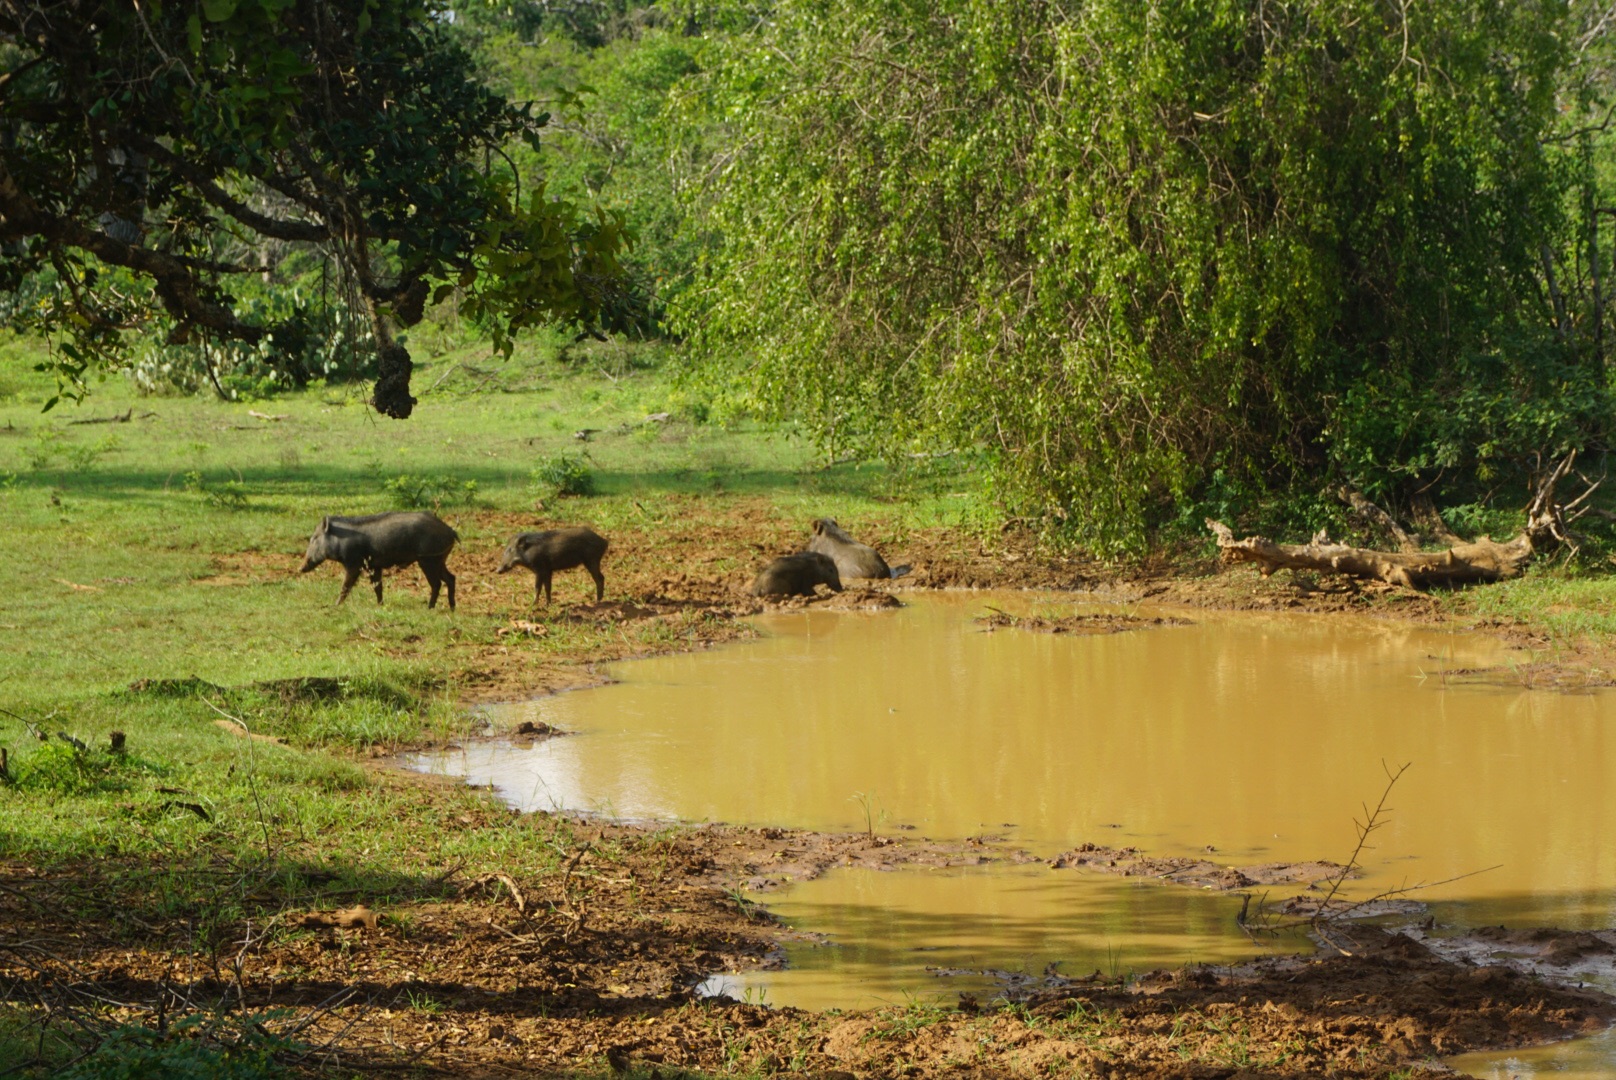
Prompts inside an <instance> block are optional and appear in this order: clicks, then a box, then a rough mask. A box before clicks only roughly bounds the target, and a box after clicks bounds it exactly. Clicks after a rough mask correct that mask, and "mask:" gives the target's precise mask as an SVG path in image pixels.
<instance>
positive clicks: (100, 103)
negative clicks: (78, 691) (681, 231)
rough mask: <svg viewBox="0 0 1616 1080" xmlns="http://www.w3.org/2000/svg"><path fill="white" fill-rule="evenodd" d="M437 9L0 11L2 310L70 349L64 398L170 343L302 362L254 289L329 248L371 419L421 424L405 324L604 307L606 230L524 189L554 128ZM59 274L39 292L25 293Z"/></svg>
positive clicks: (111, 3) (50, 7)
mask: <svg viewBox="0 0 1616 1080" xmlns="http://www.w3.org/2000/svg"><path fill="white" fill-rule="evenodd" d="M450 18H452V15H451V13H450V12H449V11H448V10H447V9H446V8H444V7H441V6H439V5H437V4H434V3H432V2H430V0H366V2H364V3H347V2H339V0H0V295H7V294H9V295H10V296H12V297H14V298H15V297H22V298H24V299H25V300H26V302H14V303H13V304H12V305H11V306H10V310H9V312H8V315H9V318H10V321H11V322H12V324H13V325H14V326H16V327H18V328H22V329H31V330H42V331H45V332H47V333H51V334H53V335H55V336H57V337H58V338H59V339H60V341H61V347H60V348H59V350H58V352H57V355H58V357H59V360H58V369H59V373H60V375H61V376H62V378H63V382H64V386H65V388H66V391H67V392H68V393H73V392H74V389H75V387H78V386H82V379H83V376H84V374H85V372H86V371H87V370H88V369H89V368H91V367H93V366H94V365H96V364H98V363H105V362H110V361H113V360H115V359H116V357H117V355H118V350H119V347H120V346H121V344H122V343H123V342H124V340H125V338H126V337H127V336H128V332H131V331H136V332H145V333H149V332H150V331H151V330H152V329H154V328H158V329H160V330H161V332H162V333H164V334H165V335H166V337H167V339H168V340H169V341H171V342H175V343H181V342H185V341H188V340H192V339H193V338H195V337H197V336H213V337H216V338H218V339H223V340H233V341H244V342H264V343H267V345H268V346H269V353H270V355H271V358H272V362H273V357H274V355H276V354H277V353H283V354H285V355H287V356H291V355H294V354H295V353H296V352H297V351H298V349H299V348H300V345H301V343H300V341H299V340H298V339H299V336H300V335H302V334H304V333H306V323H304V322H302V321H300V320H298V319H295V318H285V319H280V320H273V319H262V318H255V317H254V316H253V314H252V313H251V312H249V311H247V310H246V306H245V305H244V304H242V302H241V298H240V293H241V283H243V282H245V281H247V280H249V279H250V276H252V275H259V276H263V275H267V274H269V273H270V272H271V271H273V269H274V268H275V264H277V263H278V262H279V260H281V259H283V258H285V257H287V256H288V255H289V254H292V253H296V252H298V251H300V250H308V249H309V248H311V247H313V248H317V249H319V250H320V251H321V252H323V254H324V255H325V256H326V257H329V258H331V259H334V260H335V262H336V264H337V265H338V266H340V267H341V268H342V270H343V272H344V273H345V275H346V276H347V279H348V283H349V284H350V286H351V287H352V290H353V291H354V293H355V294H356V295H357V297H358V299H359V301H360V303H361V304H362V306H363V309H364V312H365V315H366V317H367V318H368V319H369V320H370V321H371V323H372V324H373V326H374V335H375V342H376V347H377V349H378V352H379V365H378V379H377V383H376V387H375V393H374V397H373V403H374V405H375V406H376V408H377V409H379V410H380V411H381V412H383V413H385V414H387V415H389V416H394V417H406V416H408V415H409V414H410V411H411V408H412V407H413V405H414V398H413V397H411V395H410V392H409V377H410V358H409V353H408V351H407V350H406V348H405V347H404V345H403V344H402V343H401V342H400V341H399V340H398V339H397V337H396V332H397V330H398V329H399V328H402V327H408V326H410V325H413V324H414V323H416V322H417V321H419V320H420V318H421V316H422V310H423V307H424V305H425V304H426V303H427V301H428V299H429V298H431V297H438V298H441V297H443V296H446V295H448V294H449V293H450V292H451V291H458V292H457V295H458V297H459V303H460V310H461V312H462V314H464V315H466V316H469V317H470V318H472V319H474V320H477V321H478V322H479V324H480V325H483V326H484V327H485V329H486V330H487V331H488V332H489V333H490V334H491V335H493V337H494V339H495V340H496V342H498V343H501V344H506V345H508V342H509V334H510V333H511V332H512V331H514V330H516V329H519V328H521V327H524V326H529V325H534V324H538V323H550V322H573V323H577V324H580V325H581V326H582V327H583V328H584V329H585V330H595V329H598V327H599V324H600V322H601V320H602V318H603V316H604V315H605V314H606V313H609V312H610V311H612V310H613V307H614V293H615V290H616V289H617V287H618V281H619V272H618V266H617V261H616V257H617V253H618V251H619V249H620V248H621V246H622V243H623V240H624V237H623V234H622V230H621V226H620V224H619V223H618V221H617V220H616V219H615V218H612V217H610V216H605V215H593V216H590V215H583V214H580V213H579V212H578V211H577V210H575V209H574V208H573V207H572V206H570V205H568V204H566V203H563V202H559V201H556V200H552V199H550V198H549V197H548V196H547V195H546V193H545V191H544V189H543V187H542V186H534V185H532V184H529V186H528V189H527V190H522V188H521V184H520V182H519V179H518V177H517V175H516V172H515V170H514V169H513V168H511V167H509V166H508V165H507V163H506V162H507V159H506V157H505V153H504V151H505V148H506V147H508V146H509V145H510V144H511V143H512V141H513V140H522V141H525V142H527V143H528V144H531V145H532V146H533V147H535V148H537V146H538V139H539V134H540V131H541V129H542V128H543V126H544V124H545V123H546V121H547V119H548V118H547V116H545V115H543V114H538V115H535V114H534V113H533V112H532V110H531V108H530V107H522V106H516V105H513V104H511V103H509V102H507V101H505V100H504V99H502V98H501V97H499V96H498V95H496V94H494V93H492V92H491V91H489V90H488V89H486V88H485V87H484V86H483V85H482V84H481V83H480V82H479V81H478V79H477V78H476V77H475V72H474V69H473V64H472V61H471V59H470V58H469V57H468V55H467V54H466V52H465V51H464V50H463V49H462V48H460V47H459V46H458V45H457V44H456V43H455V41H454V40H453V38H452V37H451V36H450V31H449V28H448V26H447V22H448V20H449V19H450ZM42 280H43V281H45V282H47V283H48V284H47V287H44V288H38V287H36V288H33V289H28V288H25V286H26V285H28V284H30V283H32V284H34V285H36V286H37V284H38V283H39V282H40V281H42Z"/></svg>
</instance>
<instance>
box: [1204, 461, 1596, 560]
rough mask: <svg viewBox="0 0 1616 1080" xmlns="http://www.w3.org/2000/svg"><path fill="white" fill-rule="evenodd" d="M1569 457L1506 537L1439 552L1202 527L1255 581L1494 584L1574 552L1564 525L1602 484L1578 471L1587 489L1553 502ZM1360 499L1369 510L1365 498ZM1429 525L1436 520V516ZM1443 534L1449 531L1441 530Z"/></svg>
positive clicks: (1215, 524)
mask: <svg viewBox="0 0 1616 1080" xmlns="http://www.w3.org/2000/svg"><path fill="white" fill-rule="evenodd" d="M1576 458H1577V455H1576V454H1575V453H1572V454H1569V455H1567V456H1566V458H1565V459H1564V460H1562V461H1561V462H1560V463H1559V464H1558V465H1556V466H1555V467H1554V468H1553V469H1552V470H1550V471H1548V472H1547V473H1546V474H1543V475H1542V476H1541V478H1540V480H1539V481H1538V484H1537V488H1536V491H1535V493H1534V494H1533V496H1532V501H1531V503H1530V504H1529V505H1528V506H1527V509H1526V527H1525V528H1523V529H1522V530H1521V531H1520V533H1519V534H1518V535H1516V536H1514V537H1512V538H1511V539H1509V540H1503V541H1499V540H1494V539H1492V538H1491V537H1487V536H1483V537H1481V538H1480V539H1478V540H1474V541H1471V542H1469V543H1465V542H1463V541H1460V542H1458V543H1454V544H1452V546H1450V547H1448V548H1447V549H1446V550H1443V551H1407V550H1404V551H1375V550H1372V549H1370V548H1355V547H1350V546H1348V545H1346V544H1337V543H1333V542H1331V540H1330V538H1329V537H1328V536H1326V535H1325V534H1324V532H1323V531H1320V532H1319V534H1318V535H1317V536H1315V537H1314V538H1313V539H1312V540H1311V541H1309V542H1308V543H1306V544H1277V543H1275V542H1274V541H1272V540H1270V539H1268V538H1267V537H1265V536H1248V537H1246V538H1245V539H1243V540H1237V539H1235V536H1234V533H1233V531H1231V530H1230V528H1229V527H1228V526H1227V525H1225V524H1223V523H1222V522H1221V521H1214V520H1212V519H1211V518H1207V519H1206V527H1207V528H1208V529H1210V530H1212V533H1213V535H1215V536H1216V537H1217V539H1218V554H1219V555H1220V556H1221V557H1222V559H1223V561H1224V562H1226V563H1246V562H1249V563H1253V564H1255V565H1256V567H1257V569H1258V571H1259V572H1260V573H1261V574H1262V576H1263V577H1268V576H1269V575H1271V574H1273V573H1274V572H1275V571H1276V570H1311V571H1315V572H1317V573H1324V574H1342V575H1345V576H1347V577H1355V578H1363V579H1365V580H1369V581H1384V582H1386V583H1388V584H1391V585H1400V586H1402V587H1404V588H1408V589H1428V588H1448V587H1452V586H1455V585H1477V584H1484V583H1487V582H1493V581H1502V580H1503V579H1505V578H1512V577H1515V576H1517V575H1518V574H1520V572H1521V571H1522V570H1523V569H1525V567H1526V564H1527V562H1528V561H1530V560H1531V558H1532V556H1533V555H1534V554H1536V553H1537V552H1539V551H1544V550H1548V549H1551V548H1553V547H1556V546H1560V545H1566V546H1568V547H1570V548H1571V549H1573V550H1575V547H1576V538H1575V535H1574V534H1573V533H1572V532H1571V530H1570V528H1569V523H1570V522H1573V521H1576V520H1577V519H1578V518H1580V517H1582V516H1583V515H1584V514H1587V513H1589V512H1590V510H1591V509H1592V508H1591V507H1589V506H1587V505H1586V503H1587V501H1588V498H1589V497H1590V496H1591V495H1592V494H1593V493H1594V491H1595V489H1597V488H1598V487H1599V485H1600V483H1601V482H1602V481H1603V478H1601V479H1600V480H1592V481H1590V480H1588V478H1587V477H1583V476H1581V474H1580V473H1579V474H1578V476H1579V477H1580V478H1581V479H1582V480H1583V481H1584V483H1585V484H1587V488H1586V490H1584V491H1583V493H1582V494H1581V495H1579V496H1578V497H1577V498H1575V499H1572V500H1571V501H1570V502H1568V503H1565V504H1564V505H1562V504H1560V503H1559V502H1557V501H1556V500H1555V495H1554V489H1555V485H1556V484H1558V483H1559V482H1560V481H1561V480H1562V479H1564V478H1565V476H1566V474H1567V473H1569V472H1571V471H1572V465H1573V464H1574V463H1575V462H1576ZM1343 497H1344V498H1346V496H1343ZM1360 498H1361V497H1360ZM1363 501H1364V502H1365V504H1366V505H1368V506H1370V507H1373V504H1369V503H1368V502H1367V500H1363ZM1355 505H1356V504H1355ZM1381 513H1384V512H1383V511H1382V512H1381ZM1437 520H1438V521H1440V520H1441V519H1440V517H1439V518H1438V519H1437ZM1396 534H1397V535H1398V536H1399V539H1402V538H1403V537H1402V530H1401V529H1398V530H1396ZM1448 536H1450V537H1452V536H1453V534H1452V533H1448ZM1453 539H1454V540H1458V538H1457V537H1453Z"/></svg>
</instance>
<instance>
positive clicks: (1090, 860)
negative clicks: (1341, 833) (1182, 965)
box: [1049, 844, 1345, 892]
mask: <svg viewBox="0 0 1616 1080" xmlns="http://www.w3.org/2000/svg"><path fill="white" fill-rule="evenodd" d="M1049 865H1050V866H1051V867H1053V868H1054V869H1056V870H1064V869H1067V868H1068V867H1082V868H1083V869H1086V870H1098V871H1099V872H1101V873H1105V874H1119V875H1121V876H1122V877H1150V878H1157V879H1159V880H1161V881H1167V882H1171V883H1172V884H1174V885H1192V886H1195V887H1196V888H1201V889H1215V890H1217V891H1220V892H1232V891H1234V890H1236V889H1249V888H1252V887H1254V886H1265V885H1297V884H1301V885H1308V886H1312V885H1314V884H1316V883H1318V882H1321V881H1328V880H1330V879H1331V878H1334V877H1336V876H1338V875H1340V874H1341V872H1342V871H1343V870H1344V869H1345V867H1343V866H1342V865H1341V864H1340V863H1333V862H1328V861H1324V860H1316V861H1310V862H1276V863H1256V864H1254V865H1251V866H1224V865H1223V864H1221V863H1217V862H1213V861H1212V860H1211V859H1190V858H1185V857H1183V856H1160V855H1147V854H1145V853H1144V852H1142V851H1140V850H1139V849H1138V848H1132V847H1127V848H1111V847H1102V846H1100V845H1097V844H1084V845H1082V846H1081V847H1077V848H1073V849H1072V850H1071V851H1065V852H1062V853H1061V854H1059V855H1057V856H1055V857H1054V858H1053V859H1051V860H1050V861H1049Z"/></svg>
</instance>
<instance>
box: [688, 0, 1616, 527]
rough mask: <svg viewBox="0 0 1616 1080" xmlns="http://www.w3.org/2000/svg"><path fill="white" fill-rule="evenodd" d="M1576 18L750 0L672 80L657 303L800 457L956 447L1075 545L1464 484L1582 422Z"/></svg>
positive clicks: (1117, 1) (1593, 216)
mask: <svg viewBox="0 0 1616 1080" xmlns="http://www.w3.org/2000/svg"><path fill="white" fill-rule="evenodd" d="M1598 14H1599V13H1598V12H1582V11H1580V10H1573V9H1570V8H1568V7H1567V6H1566V5H1564V4H1561V3H1556V2H1554V0H1526V2H1521V3H1515V2H1495V0H1455V2H1452V3H1444V4H1426V5H1409V4H1401V3H1395V2H1390V0H1306V2H1302V0H1296V2H1284V0H1278V2H1276V0H1154V2H1152V3H1148V4H1141V3H1137V2H1133V0H1084V2H1083V3H1075V2H1072V3H1067V2H1063V0H1010V2H1006V3H996V4H981V3H975V2H971V0H941V2H936V3H932V2H928V3H912V2H908V0H875V2H867V0H859V2H852V0H782V2H781V3H779V4H778V5H776V6H775V8H774V10H773V13H772V15H771V17H770V18H768V19H767V20H764V21H762V22H761V23H760V24H759V25H758V26H757V28H756V29H755V30H754V31H752V32H750V33H748V34H743V35H737V36H734V37H732V38H730V39H728V41H727V42H726V44H727V48H726V49H725V50H724V51H723V53H722V55H721V56H715V57H714V59H713V61H712V62H711V65H710V70H709V72H708V73H707V74H706V75H705V76H704V79H705V82H704V85H703V88H702V94H701V96H702V98H703V100H704V102H705V107H706V108H708V109H710V110H714V111H715V113H716V114H717V115H721V116H722V117H724V118H725V120H726V122H727V123H729V124H731V125H733V128H734V135H733V139H732V145H731V147H730V149H731V151H732V157H730V158H729V159H728V161H727V163H726V165H725V167H724V168H723V171H722V185H721V188H720V190H719V191H718V192H717V194H716V198H715V202H714V204H713V206H712V210H711V214H712V217H711V224H712V226H713V227H714V229H715V230H716V231H717V233H718V234H719V235H720V236H721V244H720V245H719V246H718V247H717V248H716V249H715V251H714V252H713V254H712V257H711V258H710V260H709V261H708V262H707V263H706V265H705V267H704V273H703V276H702V278H701V282H700V286H699V288H698V289H696V290H695V291H693V292H692V293H691V295H690V297H689V303H688V304H687V305H686V306H685V307H684V308H683V310H682V313H681V314H682V321H681V325H682V326H683V327H684V328H685V329H686V330H688V332H690V333H691V334H692V335H693V337H694V338H695V340H696V342H697V344H698V346H699V347H700V348H701V349H702V352H703V355H704V356H705V357H706V358H707V360H706V362H707V363H709V364H711V363H720V362H722V361H723V360H724V359H725V358H730V359H732V360H733V365H734V366H733V367H732V368H731V369H730V373H731V374H732V375H733V376H734V377H736V378H739V379H742V380H744V381H745V382H746V385H748V386H749V387H750V388H751V391H752V393H753V394H754V396H755V400H756V402H757V403H758V405H759V406H760V407H762V408H765V409H767V410H771V411H773V412H775V413H777V414H781V415H786V414H789V415H795V416H800V417H806V418H808V420H809V422H810V423H811V424H812V426H813V428H814V430H815V431H816V432H817V433H818V434H819V436H820V437H821V438H822V439H823V440H824V441H825V443H826V444H827V446H828V447H830V448H831V452H832V453H833V454H835V453H838V452H841V451H842V450H844V449H854V450H859V451H865V452H875V453H886V454H894V455H895V454H902V453H904V452H906V451H913V450H917V449H930V448H935V447H939V446H950V447H967V446H978V447H982V448H985V450H986V451H987V454H988V460H989V468H990V471H991V475H992V479H993V482H994V484H995V485H996V486H997V489H998V492H999V495H1000V496H1001V498H1002V499H1003V500H1004V501H1005V503H1006V505H1007V506H1008V507H1010V508H1012V509H1014V510H1017V511H1019V512H1022V513H1027V514H1031V515H1035V516H1038V517H1040V518H1043V519H1045V520H1055V521H1063V522H1065V523H1066V525H1067V527H1068V529H1070V530H1072V531H1073V532H1074V534H1075V535H1077V536H1079V537H1080V538H1082V539H1084V540H1086V541H1089V542H1091V543H1096V544H1099V545H1100V546H1103V547H1108V548H1125V547H1133V546H1137V545H1138V544H1140V543H1141V542H1142V541H1143V539H1144V538H1145V537H1146V535H1147V534H1148V532H1149V531H1150V529H1151V528H1152V527H1153V526H1155V525H1159V524H1161V523H1162V522H1164V521H1166V520H1169V519H1170V518H1171V517H1172V515H1173V513H1174V507H1175V506H1183V505H1186V504H1188V503H1191V502H1201V503H1205V502H1207V501H1209V500H1216V499H1218V498H1222V497H1228V496H1230V494H1231V493H1234V495H1237V496H1239V495H1251V494H1254V493H1258V494H1260V493H1263V492H1273V491H1283V490H1295V489H1297V488H1303V489H1308V490H1312V491H1317V490H1319V489H1320V487H1321V486H1322V485H1323V483H1324V482H1325V481H1326V480H1329V479H1332V478H1333V479H1337V480H1345V481H1348V482H1351V483H1354V484H1357V485H1359V486H1361V487H1362V488H1364V489H1365V490H1367V491H1368V492H1370V493H1371V494H1373V495H1376V496H1377V497H1382V498H1388V499H1392V500H1395V499H1397V498H1400V497H1408V496H1411V495H1412V494H1414V493H1416V492H1419V491H1423V490H1426V489H1428V488H1430V487H1432V486H1433V485H1436V486H1438V487H1439V489H1441V490H1445V491H1447V492H1450V493H1451V492H1456V491H1462V490H1465V489H1467V488H1468V489H1473V488H1475V487H1476V486H1478V485H1480V486H1486V485H1488V484H1491V483H1496V482H1498V481H1499V480H1500V479H1501V477H1502V476H1503V474H1505V473H1514V472H1516V471H1517V470H1519V469H1520V468H1521V467H1522V466H1523V465H1524V464H1525V463H1528V462H1530V461H1531V460H1532V459H1533V456H1534V455H1538V454H1551V455H1552V454H1556V453H1560V452H1563V451H1565V450H1567V449H1570V448H1573V447H1579V446H1589V445H1600V446H1602V445H1603V440H1604V438H1605V436H1606V434H1607V431H1608V427H1609V420H1610V411H1609V400H1608V394H1607V389H1608V386H1607V384H1608V375H1607V369H1606V361H1605V351H1606V339H1607V338H1608V336H1609V331H1608V328H1607V323H1608V321H1609V320H1608V312H1607V311H1606V310H1605V308H1606V307H1608V305H1607V304H1606V303H1605V300H1604V296H1603V293H1604V290H1605V288H1607V286H1606V284H1605V282H1606V281H1607V280H1608V277H1609V274H1608V272H1606V271H1605V270H1604V269H1602V264H1603V267H1609V265H1610V258H1611V255H1610V248H1611V244H1610V239H1611V238H1610V235H1609V234H1610V229H1609V228H1608V227H1606V226H1608V224H1609V219H1608V217H1602V216H1601V210H1600V207H1601V206H1602V198H1601V191H1602V188H1601V185H1600V183H1599V181H1600V180H1601V179H1602V175H1601V172H1600V163H1601V162H1602V161H1603V160H1605V157H1606V152H1605V137H1606V132H1605V129H1604V127H1603V126H1602V125H1603V120H1604V117H1603V115H1602V113H1601V112H1600V109H1602V108H1603V107H1604V102H1603V101H1602V100H1600V99H1599V98H1598V94H1597V91H1598V90H1599V89H1600V87H1599V86H1598V84H1597V81H1596V80H1594V79H1593V78H1592V74H1593V62H1592V60H1591V59H1590V58H1591V57H1592V56H1594V55H1597V54H1598V52H1599V50H1600V48H1602V44H1601V42H1602V34H1603V32H1602V30H1600V29H1599V28H1598V27H1597V26H1594V25H1593V22H1594V18H1593V17H1594V16H1597V15H1598ZM1584 16H1587V18H1586V19H1585V20H1584V19H1583V17H1584ZM1601 232H1603V234H1604V239H1603V240H1601Z"/></svg>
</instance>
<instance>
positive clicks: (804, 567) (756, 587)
mask: <svg viewBox="0 0 1616 1080" xmlns="http://www.w3.org/2000/svg"><path fill="white" fill-rule="evenodd" d="M815 585H829V586H830V587H831V590H832V591H833V592H841V591H842V579H841V578H840V577H839V576H838V575H837V573H836V564H835V563H834V562H832V561H831V560H830V557H829V556H828V555H821V554H819V553H818V552H814V551H799V552H798V553H797V554H795V555H782V556H780V557H779V558H778V559H776V560H774V561H773V562H771V563H770V564H769V565H768V566H765V567H764V568H763V569H762V571H761V572H759V574H758V576H757V578H756V579H755V580H754V581H753V582H752V595H753V596H812V595H814V586H815Z"/></svg>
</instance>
